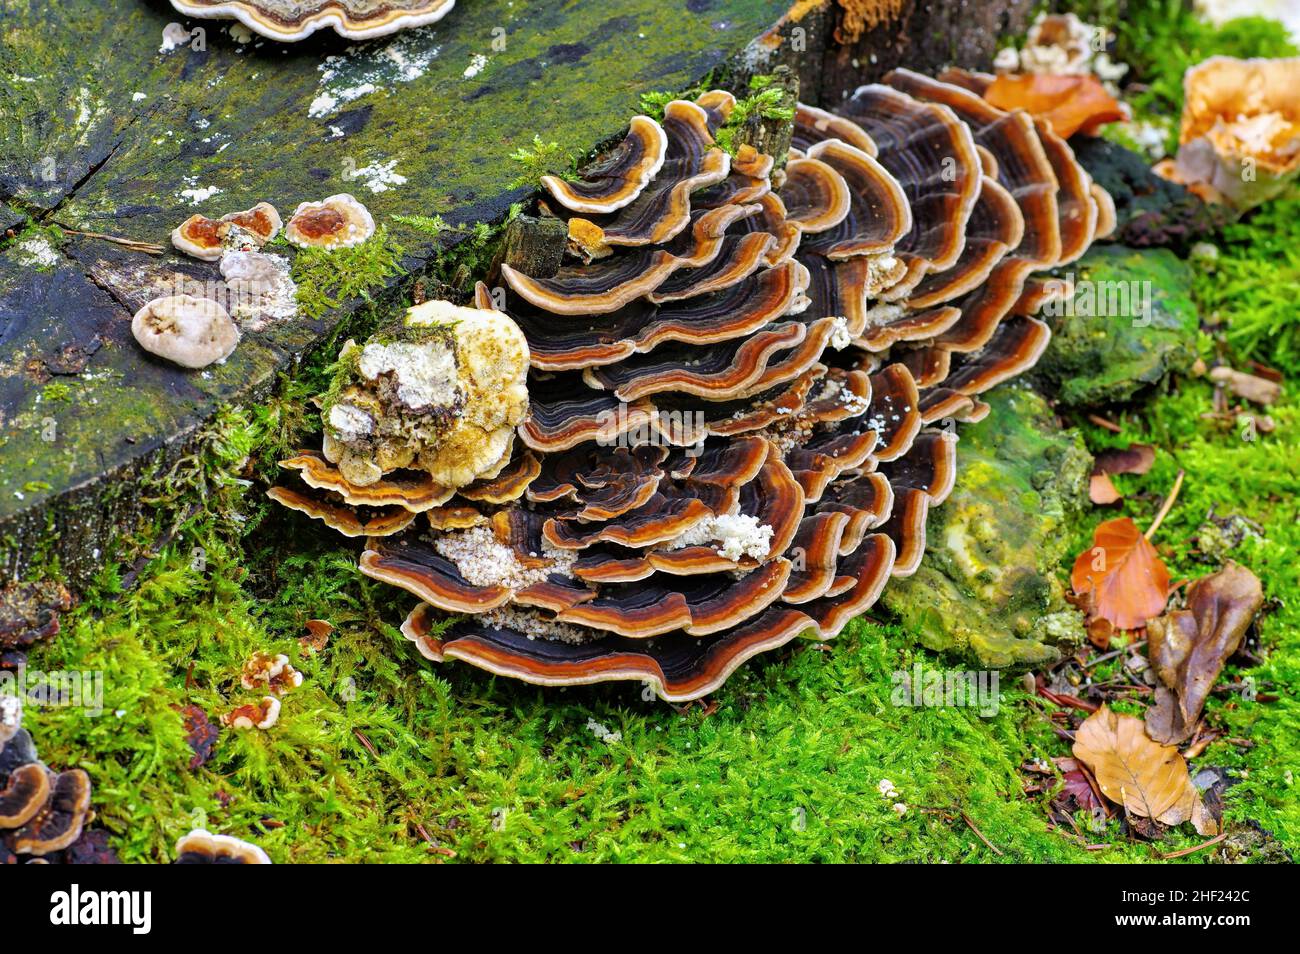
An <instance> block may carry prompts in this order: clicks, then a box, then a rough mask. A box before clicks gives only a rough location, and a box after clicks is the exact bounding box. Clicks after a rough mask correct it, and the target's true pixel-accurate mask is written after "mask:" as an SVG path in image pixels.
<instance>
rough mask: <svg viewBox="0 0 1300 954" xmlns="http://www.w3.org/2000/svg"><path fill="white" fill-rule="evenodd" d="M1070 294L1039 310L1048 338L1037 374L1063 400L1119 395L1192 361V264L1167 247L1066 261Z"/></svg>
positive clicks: (1116, 249) (1072, 403) (1105, 399)
mask: <svg viewBox="0 0 1300 954" xmlns="http://www.w3.org/2000/svg"><path fill="white" fill-rule="evenodd" d="M1070 275H1071V277H1072V278H1073V280H1074V283H1075V294H1074V297H1073V298H1071V299H1067V300H1066V301H1063V302H1053V303H1050V304H1049V305H1048V307H1047V308H1045V309H1044V312H1043V317H1045V318H1046V319H1047V321H1048V323H1049V324H1051V326H1052V341H1051V344H1050V345H1048V347H1047V351H1046V352H1045V353H1044V354H1043V357H1042V359H1041V360H1040V361H1039V362H1038V367H1037V368H1036V370H1035V372H1034V377H1035V379H1036V380H1037V381H1038V382H1040V383H1041V384H1043V385H1044V387H1045V390H1046V391H1047V392H1048V393H1049V394H1051V395H1052V396H1053V397H1055V398H1056V399H1057V400H1058V401H1059V402H1060V403H1061V404H1064V405H1066V406H1068V407H1094V406H1097V405H1101V404H1110V403H1115V402H1123V401H1127V400H1129V399H1131V398H1132V397H1133V396H1134V395H1135V394H1137V393H1138V392H1139V391H1141V390H1142V389H1144V388H1147V387H1150V386H1152V385H1156V384H1159V383H1160V382H1162V381H1163V380H1164V379H1165V378H1166V377H1167V376H1168V375H1170V374H1173V373H1185V372H1186V371H1187V370H1188V369H1190V368H1191V366H1192V363H1193V362H1194V361H1195V360H1196V332H1197V314H1196V305H1195V304H1194V303H1193V301H1192V296H1191V289H1192V270H1191V267H1190V266H1189V265H1188V264H1187V263H1186V262H1184V261H1182V260H1181V259H1179V258H1178V257H1177V256H1176V255H1174V253H1173V252H1171V251H1169V250H1168V249H1144V250H1142V251H1137V250H1135V249H1131V248H1126V247H1125V246H1122V245H1110V246H1101V247H1094V248H1093V249H1091V250H1090V251H1089V252H1088V254H1087V255H1085V256H1084V257H1083V258H1081V259H1080V260H1079V261H1078V262H1077V263H1076V264H1075V265H1074V266H1072V268H1071V272H1070Z"/></svg>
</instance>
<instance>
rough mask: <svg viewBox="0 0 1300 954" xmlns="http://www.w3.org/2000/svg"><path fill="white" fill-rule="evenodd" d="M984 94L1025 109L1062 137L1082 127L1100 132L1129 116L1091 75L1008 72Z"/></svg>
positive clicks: (1003, 105)
mask: <svg viewBox="0 0 1300 954" xmlns="http://www.w3.org/2000/svg"><path fill="white" fill-rule="evenodd" d="M984 98H985V99H986V100H987V101H988V102H990V103H992V104H993V105H994V106H997V107H998V108H999V109H1005V110H1008V111H1012V110H1016V109H1023V110H1025V111H1026V112H1028V113H1030V114H1031V115H1033V116H1034V117H1035V118H1037V119H1042V120H1044V121H1045V122H1046V123H1047V124H1048V125H1050V126H1051V127H1052V131H1053V132H1055V133H1056V134H1057V135H1058V136H1060V137H1061V138H1062V139H1069V138H1070V137H1071V136H1073V135H1074V134H1075V133H1076V132H1078V131H1079V130H1080V129H1082V130H1083V132H1084V133H1086V134H1087V135H1090V136H1092V135H1096V133H1097V131H1098V129H1099V128H1100V127H1101V126H1102V125H1104V124H1106V123H1109V122H1114V121H1116V120H1120V119H1127V118H1128V117H1127V114H1126V113H1125V112H1124V108H1123V106H1121V105H1120V103H1119V102H1118V101H1117V100H1116V99H1115V98H1114V97H1113V96H1111V95H1110V94H1109V93H1107V92H1106V88H1105V87H1104V86H1102V85H1101V83H1100V81H1098V79H1097V78H1096V77H1095V76H1090V75H1089V76H1064V75H1058V76H1053V75H1048V74H1040V73H1024V74H1007V75H1003V76H999V77H998V78H997V79H996V80H994V81H993V83H991V84H990V85H989V87H988V89H986V90H985V91H984Z"/></svg>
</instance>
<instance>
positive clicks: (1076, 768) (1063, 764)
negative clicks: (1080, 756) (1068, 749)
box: [1053, 759, 1102, 812]
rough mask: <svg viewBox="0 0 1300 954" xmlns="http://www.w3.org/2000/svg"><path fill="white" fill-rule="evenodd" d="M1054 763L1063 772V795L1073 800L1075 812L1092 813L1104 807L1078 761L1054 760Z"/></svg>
mask: <svg viewBox="0 0 1300 954" xmlns="http://www.w3.org/2000/svg"><path fill="white" fill-rule="evenodd" d="M1053 761H1054V762H1055V763H1056V767H1057V768H1058V769H1060V770H1061V781H1062V782H1063V783H1064V785H1063V786H1062V788H1061V795H1062V796H1063V797H1065V798H1067V799H1070V800H1072V802H1073V810H1074V811H1080V810H1082V811H1085V812H1090V811H1092V810H1094V809H1097V808H1101V807H1102V804H1101V800H1100V799H1099V798H1097V793H1096V792H1095V791H1093V788H1092V783H1091V782H1089V781H1088V775H1087V773H1086V772H1085V771H1084V770H1083V767H1082V766H1080V764H1079V762H1078V761H1077V760H1076V759H1053ZM1067 807H1070V806H1068V805H1067Z"/></svg>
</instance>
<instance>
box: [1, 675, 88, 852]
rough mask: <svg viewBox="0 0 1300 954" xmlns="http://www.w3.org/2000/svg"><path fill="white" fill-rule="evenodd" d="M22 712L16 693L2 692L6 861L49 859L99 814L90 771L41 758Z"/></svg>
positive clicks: (2, 795)
mask: <svg viewBox="0 0 1300 954" xmlns="http://www.w3.org/2000/svg"><path fill="white" fill-rule="evenodd" d="M21 717H22V708H21V706H20V705H19V704H18V700H17V699H16V698H14V697H12V696H4V697H0V862H2V861H3V858H4V857H5V856H6V855H7V856H10V860H13V856H17V857H19V858H22V857H28V858H36V859H42V860H47V859H49V858H50V857H51V856H54V855H56V854H57V853H58V852H61V851H63V850H64V849H66V848H69V847H70V846H72V844H73V843H74V842H76V841H77V840H78V839H79V838H80V837H81V833H82V830H83V828H84V827H85V826H86V824H87V823H88V822H89V821H90V820H91V819H92V818H93V817H94V814H93V812H91V810H90V776H88V775H87V774H86V773H85V772H84V771H83V770H81V769H68V770H66V771H63V772H55V771H53V770H52V769H50V768H49V767H48V766H46V765H45V763H44V762H41V761H40V760H39V759H38V758H37V755H36V748H35V746H34V745H33V744H32V737H31V736H30V735H29V734H28V732H27V730H26V729H24V728H22V718H21Z"/></svg>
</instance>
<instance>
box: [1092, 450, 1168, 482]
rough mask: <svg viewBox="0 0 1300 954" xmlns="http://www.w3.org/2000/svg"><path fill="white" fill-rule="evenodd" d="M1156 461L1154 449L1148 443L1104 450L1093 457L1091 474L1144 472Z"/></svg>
mask: <svg viewBox="0 0 1300 954" xmlns="http://www.w3.org/2000/svg"><path fill="white" fill-rule="evenodd" d="M1155 462H1156V449H1155V448H1154V447H1152V446H1151V445H1150V444H1129V445H1128V447H1123V448H1111V449H1110V450H1104V451H1101V452H1099V453H1098V454H1097V456H1096V457H1095V458H1093V462H1092V472H1093V474H1094V475H1095V474H1145V473H1146V472H1147V471H1149V470H1150V469H1151V465H1152V464H1154V463H1155Z"/></svg>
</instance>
